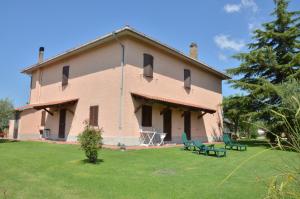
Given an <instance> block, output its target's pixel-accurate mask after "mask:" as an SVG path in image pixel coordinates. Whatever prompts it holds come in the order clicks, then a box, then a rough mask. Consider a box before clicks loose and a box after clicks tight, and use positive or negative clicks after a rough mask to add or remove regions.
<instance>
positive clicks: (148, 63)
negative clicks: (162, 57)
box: [144, 53, 153, 77]
mask: <svg viewBox="0 0 300 199" xmlns="http://www.w3.org/2000/svg"><path fill="white" fill-rule="evenodd" d="M144 76H145V77H153V56H152V55H149V54H146V53H145V54H144Z"/></svg>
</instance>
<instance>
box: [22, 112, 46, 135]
mask: <svg viewBox="0 0 300 199" xmlns="http://www.w3.org/2000/svg"><path fill="white" fill-rule="evenodd" d="M40 124H41V111H36V110H34V109H27V110H24V111H22V112H21V113H20V120H19V127H18V139H25V140H26V139H38V138H40V133H39V130H40Z"/></svg>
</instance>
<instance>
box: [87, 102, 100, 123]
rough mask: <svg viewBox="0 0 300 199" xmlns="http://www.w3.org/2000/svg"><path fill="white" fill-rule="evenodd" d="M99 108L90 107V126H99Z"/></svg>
mask: <svg viewBox="0 0 300 199" xmlns="http://www.w3.org/2000/svg"><path fill="white" fill-rule="evenodd" d="M98 112H99V107H98V106H90V121H89V123H90V125H91V126H98Z"/></svg>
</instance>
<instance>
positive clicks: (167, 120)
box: [163, 109, 172, 141]
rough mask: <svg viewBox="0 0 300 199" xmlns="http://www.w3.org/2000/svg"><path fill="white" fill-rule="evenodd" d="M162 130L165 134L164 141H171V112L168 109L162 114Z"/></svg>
mask: <svg viewBox="0 0 300 199" xmlns="http://www.w3.org/2000/svg"><path fill="white" fill-rule="evenodd" d="M163 120H164V121H163V128H164V133H166V134H167V135H166V137H165V141H171V140H172V111H171V110H170V109H168V110H165V111H164V114H163Z"/></svg>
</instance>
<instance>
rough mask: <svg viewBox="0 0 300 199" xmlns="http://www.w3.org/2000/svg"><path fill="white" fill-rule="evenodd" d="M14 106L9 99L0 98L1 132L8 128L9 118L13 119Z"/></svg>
mask: <svg viewBox="0 0 300 199" xmlns="http://www.w3.org/2000/svg"><path fill="white" fill-rule="evenodd" d="M13 113H14V106H13V104H12V102H11V101H10V100H9V99H7V98H6V99H0V132H1V131H4V130H5V129H6V128H8V123H9V120H10V119H12V117H13Z"/></svg>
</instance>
